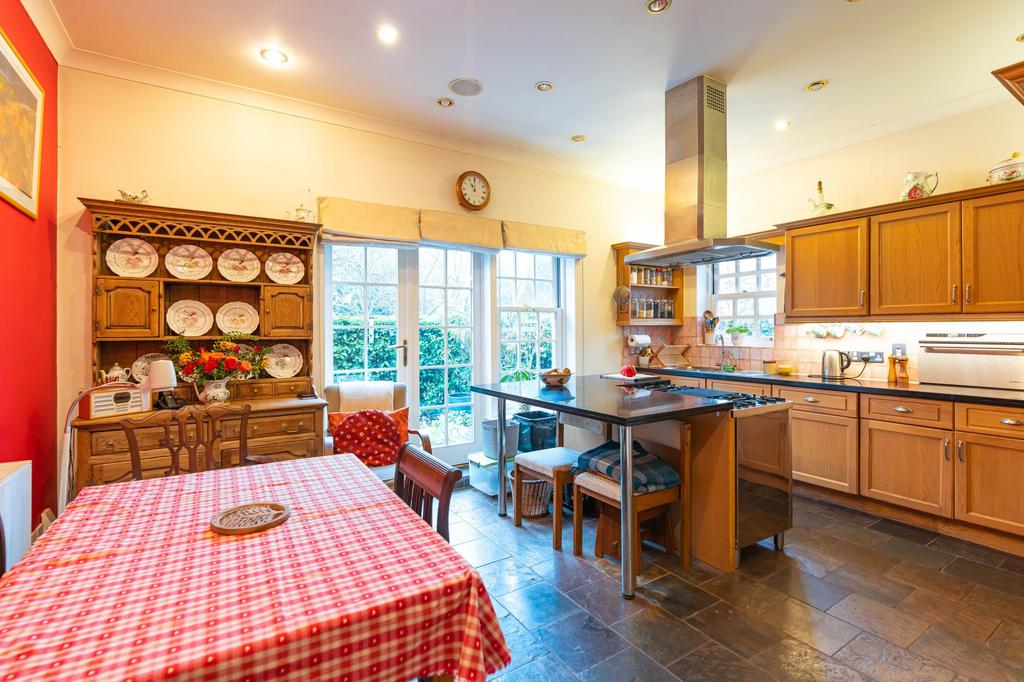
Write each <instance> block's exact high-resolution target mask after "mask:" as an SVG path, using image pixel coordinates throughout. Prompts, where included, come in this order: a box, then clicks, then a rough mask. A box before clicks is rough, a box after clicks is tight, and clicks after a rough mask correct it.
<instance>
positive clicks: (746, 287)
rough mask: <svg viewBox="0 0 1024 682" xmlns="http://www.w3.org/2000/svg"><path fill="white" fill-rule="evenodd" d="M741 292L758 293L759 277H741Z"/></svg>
mask: <svg viewBox="0 0 1024 682" xmlns="http://www.w3.org/2000/svg"><path fill="white" fill-rule="evenodd" d="M740 291H746V292H747V293H753V292H755V291H757V275H743V276H742V277H740Z"/></svg>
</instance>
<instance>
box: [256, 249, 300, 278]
mask: <svg viewBox="0 0 1024 682" xmlns="http://www.w3.org/2000/svg"><path fill="white" fill-rule="evenodd" d="M266 269H267V276H268V277H270V279H272V280H274V281H275V282H277V283H278V284H298V283H299V282H301V281H302V278H303V276H305V274H306V266H304V265H303V264H302V261H301V260H300V259H299V258H298V257H297V256H293V255H292V254H290V253H288V252H286V251H281V252H279V253H275V254H274V255H273V256H271V257H270V258H268V259H267V263H266Z"/></svg>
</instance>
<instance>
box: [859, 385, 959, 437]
mask: <svg viewBox="0 0 1024 682" xmlns="http://www.w3.org/2000/svg"><path fill="white" fill-rule="evenodd" d="M860 414H861V416H862V417H863V418H864V419H878V420H881V421H891V422H897V423H900V424H916V425H918V426H932V427H935V428H937V429H952V428H953V403H949V402H942V401H940V400H919V399H905V398H900V397H899V396H890V395H869V394H862V395H861V397H860Z"/></svg>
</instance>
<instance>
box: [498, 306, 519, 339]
mask: <svg viewBox="0 0 1024 682" xmlns="http://www.w3.org/2000/svg"><path fill="white" fill-rule="evenodd" d="M498 319H499V322H498V326H499V328H500V333H501V340H502V341H507V340H509V339H511V340H513V341H514V340H515V339H518V338H519V315H517V314H516V313H507V312H503V313H501V315H500V316H499V318H498Z"/></svg>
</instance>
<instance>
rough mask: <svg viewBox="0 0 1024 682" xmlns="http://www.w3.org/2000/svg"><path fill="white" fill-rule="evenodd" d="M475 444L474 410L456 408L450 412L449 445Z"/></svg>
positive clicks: (470, 408) (466, 407)
mask: <svg viewBox="0 0 1024 682" xmlns="http://www.w3.org/2000/svg"><path fill="white" fill-rule="evenodd" d="M472 442H473V408H472V407H470V406H468V405H467V406H465V407H455V408H452V409H450V410H448V444H449V445H454V444H456V443H472Z"/></svg>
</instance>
